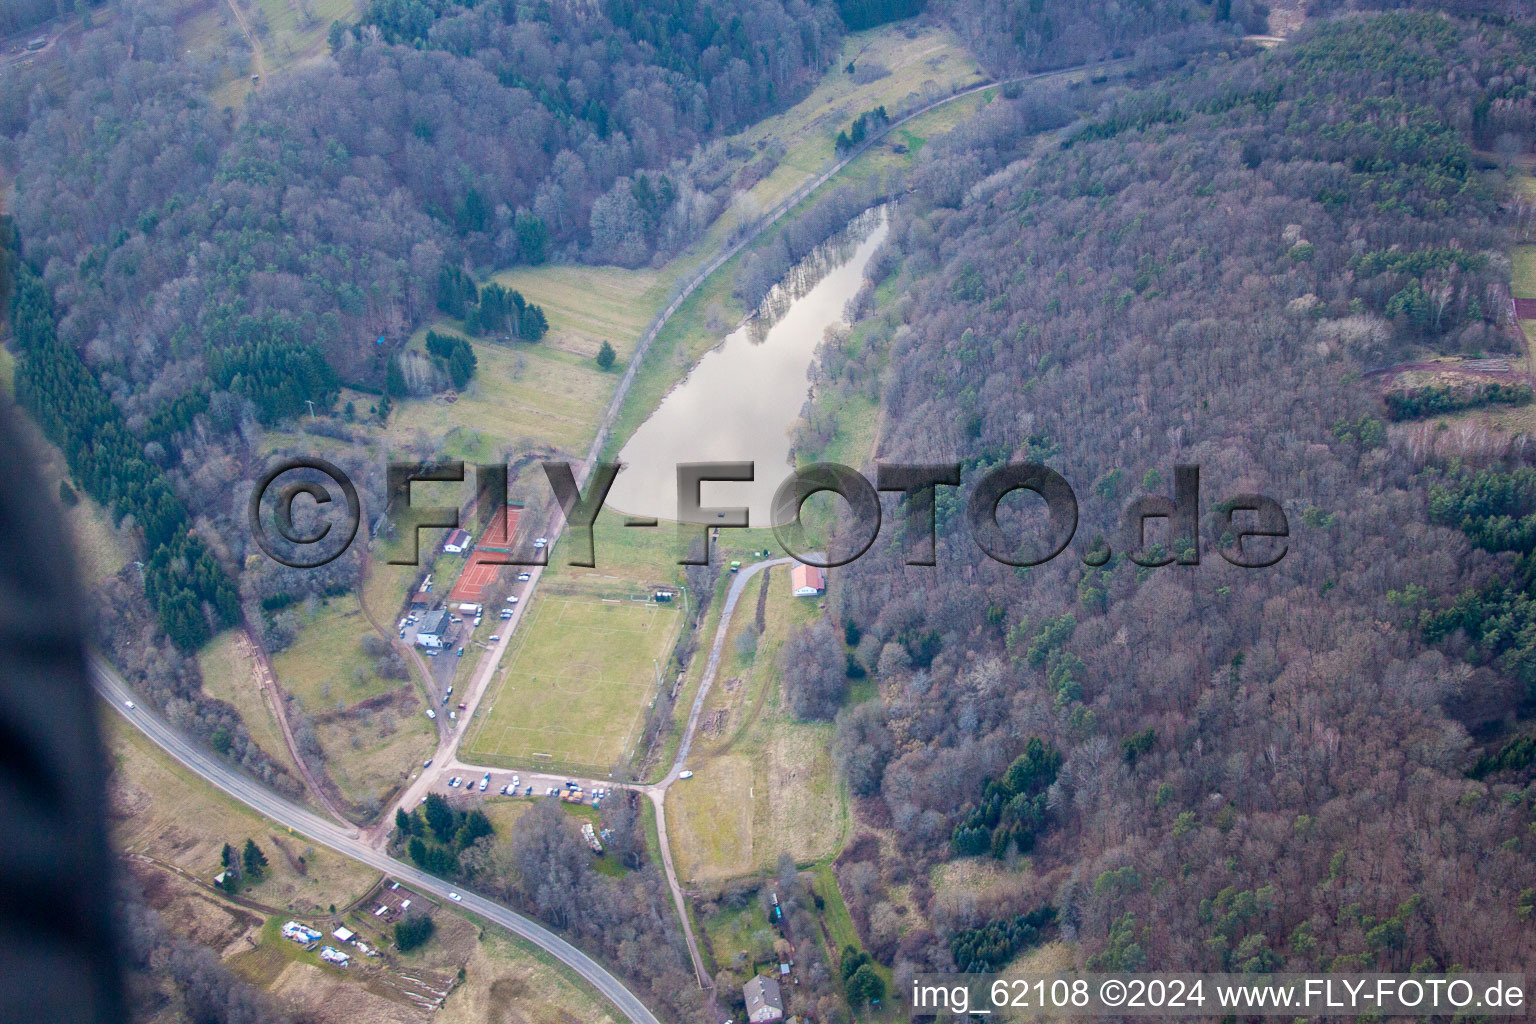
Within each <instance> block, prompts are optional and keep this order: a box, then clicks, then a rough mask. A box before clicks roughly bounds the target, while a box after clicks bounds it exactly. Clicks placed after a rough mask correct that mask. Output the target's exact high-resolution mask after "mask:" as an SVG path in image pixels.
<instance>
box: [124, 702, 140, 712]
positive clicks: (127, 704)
mask: <svg viewBox="0 0 1536 1024" xmlns="http://www.w3.org/2000/svg"><path fill="white" fill-rule="evenodd" d="M123 707H125V708H127V709H128V710H129V711H132V710H133V709H134V708H136V707H138V705H137V704H135V703H134V702H133V701H131V700H125V701H123Z"/></svg>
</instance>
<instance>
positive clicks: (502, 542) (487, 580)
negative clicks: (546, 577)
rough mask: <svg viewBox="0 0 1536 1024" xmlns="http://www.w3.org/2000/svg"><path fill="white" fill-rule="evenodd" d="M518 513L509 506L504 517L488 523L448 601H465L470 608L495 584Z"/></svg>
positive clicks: (515, 531)
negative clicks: (488, 526)
mask: <svg viewBox="0 0 1536 1024" xmlns="http://www.w3.org/2000/svg"><path fill="white" fill-rule="evenodd" d="M520 511H521V510H520V509H519V508H517V507H516V506H512V505H509V506H508V507H507V511H506V516H505V517H504V518H503V519H499V520H497V521H495V522H492V523H491V526H490V528H489V529H488V530H486V531H485V536H484V537H482V538H481V539H480V543H479V544H477V545H475V550H474V552H473V553H472V554H471V555H470V556H469V561H468V562H466V563H465V565H464V571H463V572H461V573H460V574H459V578H458V580H457V582H455V583H454V585H453V589H452V590H451V591H449V593H448V600H449V601H467V602H470V603H472V604H478V603H479V602H480V595H481V594H483V593H484V592H485V588H487V587H489V586H490V585H491V584H492V583H494V582H495V581H496V574H497V573H498V572H500V571H501V570H502V565H501V562H503V561H505V559H506V554H505V553H506V551H507V550H508V549H509V548H510V547H511V545H510V544H509V543H508V542H507V538H509V537H514V536H516V535H517V519H518V513H519V512H520Z"/></svg>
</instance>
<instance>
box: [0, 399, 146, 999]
mask: <svg viewBox="0 0 1536 1024" xmlns="http://www.w3.org/2000/svg"><path fill="white" fill-rule="evenodd" d="M17 415H18V414H17V412H16V410H15V408H14V406H13V405H12V404H11V402H10V399H9V397H8V396H7V397H0V1021H26V1022H27V1024H43V1022H52V1021H61V1022H62V1021H69V1022H73V1024H88V1022H93V1021H100V1022H103V1024H107V1022H111V1024H119V1022H121V1021H123V1020H124V1019H125V1018H126V1013H125V1011H124V1009H123V998H122V984H121V979H120V976H119V973H118V959H117V956H116V953H117V948H116V943H115V941H114V935H113V918H112V914H113V906H114V895H115V893H114V888H113V884H112V883H113V869H114V865H113V863H112V860H111V858H110V855H109V853H108V849H107V834H106V813H105V804H106V771H105V768H104V765H105V762H104V760H103V756H102V747H101V737H100V735H99V733H98V729H97V714H98V708H97V706H96V698H95V696H94V695H93V694H92V692H91V688H90V685H89V681H88V679H87V677H86V664H85V646H84V643H85V642H84V633H83V629H82V625H81V623H82V619H83V617H84V616H85V615H86V608H85V605H84V603H83V599H82V597H81V594H80V591H79V589H78V587H77V585H76V581H75V572H74V563H73V555H72V553H71V551H70V537H69V531H68V528H67V525H66V520H65V518H64V514H63V511H62V510H61V509H60V508H59V507H58V506H57V505H56V504H55V503H54V501H53V499H52V497H51V496H50V495H49V493H48V492H47V490H46V488H44V486H43V483H42V480H41V479H40V478H39V476H38V473H37V468H36V465H37V457H36V454H35V453H34V452H33V451H31V449H30V446H24V445H23V442H22V440H21V438H20V437H19V435H18V431H17V429H16V423H15V417H16V416H17Z"/></svg>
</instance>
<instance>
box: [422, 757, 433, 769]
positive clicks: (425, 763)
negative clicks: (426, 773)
mask: <svg viewBox="0 0 1536 1024" xmlns="http://www.w3.org/2000/svg"><path fill="white" fill-rule="evenodd" d="M421 767H422V769H423V770H426V769H428V768H431V767H432V759H431V758H430V757H429V758H427V759H426V760H425V761H423V762H421Z"/></svg>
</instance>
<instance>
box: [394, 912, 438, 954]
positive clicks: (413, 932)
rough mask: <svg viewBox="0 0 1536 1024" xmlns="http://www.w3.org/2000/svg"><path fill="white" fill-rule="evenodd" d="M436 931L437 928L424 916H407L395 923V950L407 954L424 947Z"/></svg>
mask: <svg viewBox="0 0 1536 1024" xmlns="http://www.w3.org/2000/svg"><path fill="white" fill-rule="evenodd" d="M436 930H437V926H436V925H435V924H433V923H432V919H431V918H430V917H428V916H427V915H426V914H419V913H418V914H409V915H407V916H406V917H403V918H401V919H400V920H398V921H396V922H395V948H396V949H398V950H400V952H402V953H409V952H410V951H411V950H413V949H416V948H417V947H418V946H422V945H425V944H426V942H427V940H428V939H430V938H431V937H432V933H433V932H434V931H436Z"/></svg>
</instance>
